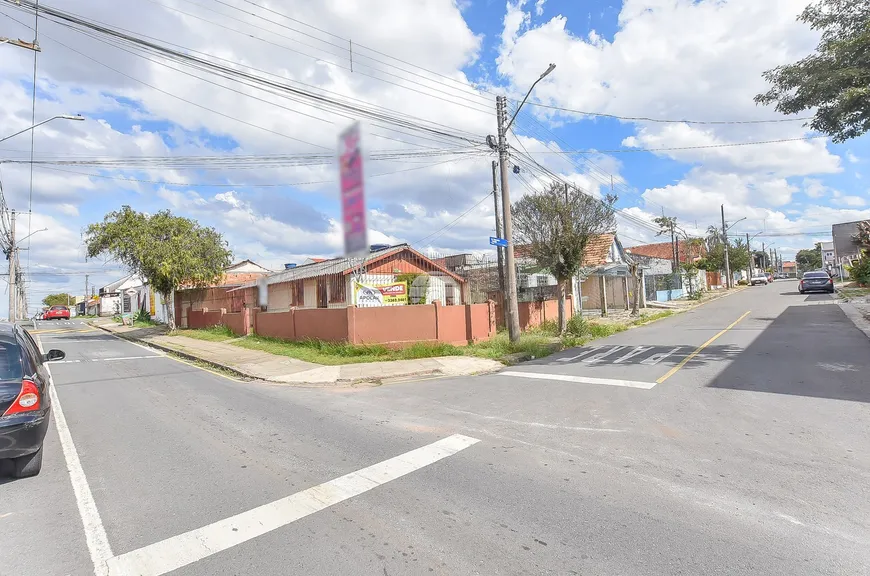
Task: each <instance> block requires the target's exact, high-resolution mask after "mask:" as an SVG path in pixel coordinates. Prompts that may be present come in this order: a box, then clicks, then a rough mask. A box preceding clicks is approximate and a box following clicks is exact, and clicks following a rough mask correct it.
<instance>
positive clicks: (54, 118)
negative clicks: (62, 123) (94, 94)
mask: <svg viewBox="0 0 870 576" xmlns="http://www.w3.org/2000/svg"><path fill="white" fill-rule="evenodd" d="M58 119H60V120H78V121H79V122H81V121H82V120H84V119H85V118H84V116H82V115H80V114H76V115H75V116H71V115H69V114H61V115H60V116H52V117H51V118H49V119H48V120H43V121H42V122H39V123H37V124H34V125H33V126H31V127H30V128H25V129H24V130H21V131H19V132H16V133H15V134H11V135H9V136H6V137H5V138H0V142H4V141H6V140H9V139H10V138H14V137H16V136H18V135H19V134H24V133H25V132H27V131H28V130H33V129H34V128H36V127H37V126H42V125H43V124H45V123H47V122H51V121H52V120H58Z"/></svg>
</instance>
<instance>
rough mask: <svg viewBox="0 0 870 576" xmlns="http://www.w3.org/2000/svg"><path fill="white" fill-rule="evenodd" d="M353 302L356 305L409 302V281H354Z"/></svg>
mask: <svg viewBox="0 0 870 576" xmlns="http://www.w3.org/2000/svg"><path fill="white" fill-rule="evenodd" d="M353 303H354V305H356V306H385V305H397V304H407V303H408V283H407V282H393V283H392V284H363V283H361V282H356V281H354V283H353Z"/></svg>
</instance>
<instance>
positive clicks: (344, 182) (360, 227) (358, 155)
mask: <svg viewBox="0 0 870 576" xmlns="http://www.w3.org/2000/svg"><path fill="white" fill-rule="evenodd" d="M338 163H339V170H340V173H341V216H342V223H343V226H344V253H345V255H346V256H363V255H365V254H367V253H368V251H369V243H368V228H367V227H366V206H365V191H364V188H363V172H362V150H361V149H360V125H359V122H354V124H353V125H351V126H350V128H348V129H347V130H345V131H344V132H342V133H341V135H340V136H339V137H338Z"/></svg>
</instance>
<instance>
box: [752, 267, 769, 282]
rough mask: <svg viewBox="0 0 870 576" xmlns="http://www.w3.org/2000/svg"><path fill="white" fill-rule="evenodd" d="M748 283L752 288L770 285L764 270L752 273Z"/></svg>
mask: <svg viewBox="0 0 870 576" xmlns="http://www.w3.org/2000/svg"><path fill="white" fill-rule="evenodd" d="M749 283H750V284H751V285H753V286H755V285H756V284H763V285H764V286H767V285H768V284H769V283H770V280H768V279H767V272H765V271H764V270H756V271H755V272H753V273H752V278H750V279H749Z"/></svg>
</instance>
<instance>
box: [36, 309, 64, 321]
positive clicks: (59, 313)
mask: <svg viewBox="0 0 870 576" xmlns="http://www.w3.org/2000/svg"><path fill="white" fill-rule="evenodd" d="M42 319H43V320H69V308H67V307H66V306H52V307H51V308H49V309H48V310H47V311H46V312H45V314H43V315H42Z"/></svg>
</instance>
